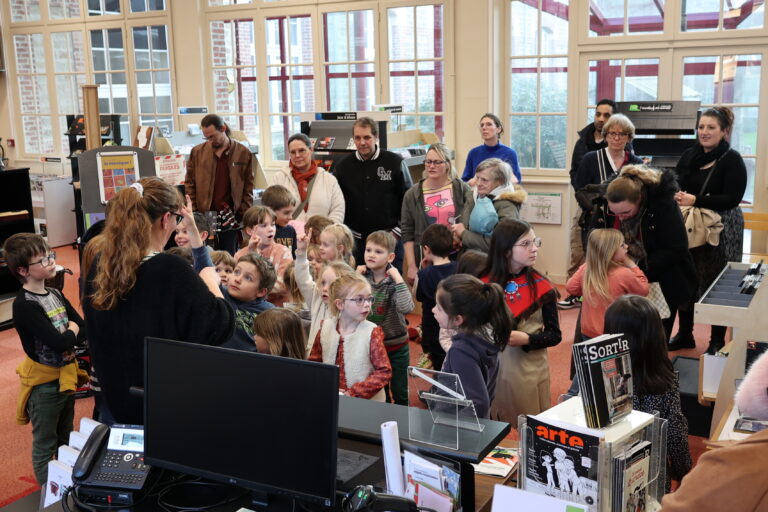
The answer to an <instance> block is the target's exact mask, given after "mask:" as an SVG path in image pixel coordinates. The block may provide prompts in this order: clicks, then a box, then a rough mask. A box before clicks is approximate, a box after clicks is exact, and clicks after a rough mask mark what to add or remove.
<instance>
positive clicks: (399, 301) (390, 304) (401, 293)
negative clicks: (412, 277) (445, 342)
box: [363, 270, 414, 347]
mask: <svg viewBox="0 0 768 512" xmlns="http://www.w3.org/2000/svg"><path fill="white" fill-rule="evenodd" d="M363 275H364V276H365V278H366V279H368V282H369V283H371V291H372V294H373V299H374V300H373V304H372V305H371V312H370V313H369V314H368V320H370V321H371V322H373V323H375V324H376V325H378V326H380V327H381V328H382V330H383V331H384V345H385V346H388V347H392V346H395V345H400V344H401V343H405V341H406V340H407V339H408V337H407V334H408V324H407V322H406V320H405V315H406V314H408V313H410V312H411V311H413V308H414V304H413V297H412V296H411V291H410V290H409V289H408V285H407V284H405V283H395V282H394V281H393V280H392V278H391V277H389V276H387V277H385V278H384V279H383V280H382V281H380V282H379V283H374V282H373V272H371V271H370V270H367V271H366V272H365V274H363Z"/></svg>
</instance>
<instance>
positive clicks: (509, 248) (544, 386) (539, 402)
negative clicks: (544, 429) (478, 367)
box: [451, 219, 562, 423]
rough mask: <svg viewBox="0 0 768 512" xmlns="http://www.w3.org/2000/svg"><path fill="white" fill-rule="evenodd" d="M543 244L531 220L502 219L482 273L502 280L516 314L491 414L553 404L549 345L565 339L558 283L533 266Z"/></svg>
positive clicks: (505, 417) (510, 416)
mask: <svg viewBox="0 0 768 512" xmlns="http://www.w3.org/2000/svg"><path fill="white" fill-rule="evenodd" d="M540 246H541V239H540V238H537V237H536V233H534V231H533V228H532V227H531V225H530V224H528V223H527V222H524V221H521V220H514V219H504V220H502V221H501V222H499V224H498V225H497V226H496V229H494V231H493V235H492V236H491V246H490V250H489V252H488V262H487V263H486V266H485V268H484V270H483V277H482V278H481V279H482V280H483V281H484V282H487V283H496V284H498V285H499V286H501V288H502V289H503V290H504V301H505V302H506V305H507V308H509V311H510V312H511V313H512V316H513V318H514V320H515V327H514V328H513V330H512V332H511V333H510V335H509V340H508V342H507V344H508V345H509V346H508V347H506V349H505V350H504V352H502V353H501V355H500V356H499V377H498V380H497V383H496V398H495V400H494V401H493V403H492V404H491V414H490V416H491V419H496V420H500V421H506V422H511V423H514V422H516V421H517V416H518V415H520V414H538V413H540V412H541V411H544V410H546V409H548V408H549V407H550V393H549V361H548V359H547V350H546V349H547V348H548V347H552V346H555V345H557V344H558V343H560V340H561V339H562V335H561V332H560V320H559V318H558V313H557V305H556V302H557V289H556V288H555V287H554V285H553V284H552V283H551V282H550V281H549V279H547V278H546V277H544V275H543V274H541V273H540V272H538V271H537V270H536V269H535V268H534V267H533V265H534V264H535V263H536V258H537V255H538V252H539V247H540ZM451 350H453V348H451Z"/></svg>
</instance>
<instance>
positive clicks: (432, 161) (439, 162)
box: [424, 160, 445, 167]
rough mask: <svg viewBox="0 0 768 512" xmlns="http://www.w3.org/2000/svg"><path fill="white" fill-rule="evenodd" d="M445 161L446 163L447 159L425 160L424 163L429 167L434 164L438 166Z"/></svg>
mask: <svg viewBox="0 0 768 512" xmlns="http://www.w3.org/2000/svg"><path fill="white" fill-rule="evenodd" d="M444 163H445V160H424V165H425V166H427V167H431V166H433V165H434V166H438V165H440V164H444Z"/></svg>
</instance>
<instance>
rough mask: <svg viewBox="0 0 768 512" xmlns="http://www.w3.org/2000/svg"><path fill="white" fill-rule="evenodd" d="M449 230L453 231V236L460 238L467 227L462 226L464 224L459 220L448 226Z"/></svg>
mask: <svg viewBox="0 0 768 512" xmlns="http://www.w3.org/2000/svg"><path fill="white" fill-rule="evenodd" d="M450 229H451V232H452V233H453V236H454V237H458V239H459V240H460V239H461V234H462V233H464V232H465V231H466V230H467V228H465V227H464V224H462V223H461V222H459V223H457V224H454V225H453V226H450Z"/></svg>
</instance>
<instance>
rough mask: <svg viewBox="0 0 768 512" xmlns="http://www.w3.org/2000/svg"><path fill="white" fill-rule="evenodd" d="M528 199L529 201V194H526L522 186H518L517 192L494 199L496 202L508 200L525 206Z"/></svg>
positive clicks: (510, 192)
mask: <svg viewBox="0 0 768 512" xmlns="http://www.w3.org/2000/svg"><path fill="white" fill-rule="evenodd" d="M526 199H528V192H526V191H525V189H524V188H523V187H521V186H520V185H517V186H516V187H515V190H510V191H506V192H502V193H501V194H499V195H498V196H496V197H495V198H494V201H501V200H506V201H512V202H513V203H517V204H523V203H524V202H525V200H526Z"/></svg>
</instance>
